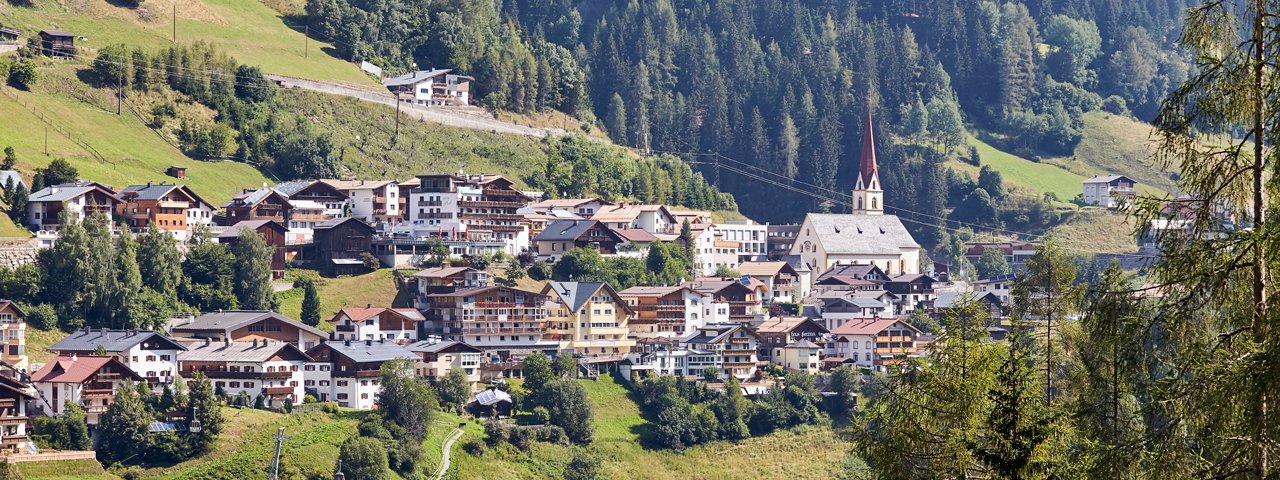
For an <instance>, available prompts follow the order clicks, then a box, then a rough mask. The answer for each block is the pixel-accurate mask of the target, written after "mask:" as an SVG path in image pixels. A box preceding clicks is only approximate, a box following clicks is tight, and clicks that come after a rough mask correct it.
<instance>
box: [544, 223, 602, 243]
mask: <svg viewBox="0 0 1280 480" xmlns="http://www.w3.org/2000/svg"><path fill="white" fill-rule="evenodd" d="M599 223H600V222H597V221H595V220H556V221H554V222H551V223H549V224H547V227H546V228H544V229H542V232H539V233H538V236H536V237H533V239H534V240H535V241H571V240H577V239H578V237H581V236H582V234H583V233H586V231H587V230H590V229H591V227H594V226H596V224H599ZM604 231H606V232H609V235H613V236H614V238H615V239H616V240H621V238H619V237H618V234H617V233H614V232H613V231H612V230H609V229H607V228H606V229H604Z"/></svg>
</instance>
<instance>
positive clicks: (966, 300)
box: [929, 292, 1006, 321]
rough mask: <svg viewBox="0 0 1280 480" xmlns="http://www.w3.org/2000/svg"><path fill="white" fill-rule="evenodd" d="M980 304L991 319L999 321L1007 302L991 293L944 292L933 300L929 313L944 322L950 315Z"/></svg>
mask: <svg viewBox="0 0 1280 480" xmlns="http://www.w3.org/2000/svg"><path fill="white" fill-rule="evenodd" d="M975 302H976V303H980V304H982V305H983V308H982V310H984V312H985V313H986V315H987V317H988V318H990V319H998V318H1002V317H1003V316H1004V313H1003V312H1004V307H1005V305H1006V304H1005V302H1003V301H1001V300H1000V297H999V296H997V295H996V294H994V293H991V292H978V293H974V292H943V293H939V294H938V296H937V297H936V298H934V299H933V302H932V306H931V307H930V310H929V312H930V313H931V314H932V315H933V317H934V318H936V319H938V320H940V321H941V320H944V319H946V318H947V316H949V315H953V314H955V312H957V310H958V309H959V308H961V307H963V306H965V305H967V304H970V303H975Z"/></svg>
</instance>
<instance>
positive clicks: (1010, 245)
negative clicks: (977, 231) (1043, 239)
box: [964, 242, 1043, 270]
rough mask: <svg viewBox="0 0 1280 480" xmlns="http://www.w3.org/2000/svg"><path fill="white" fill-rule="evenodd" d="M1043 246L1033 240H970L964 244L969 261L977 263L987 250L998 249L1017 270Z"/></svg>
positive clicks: (966, 257) (965, 255)
mask: <svg viewBox="0 0 1280 480" xmlns="http://www.w3.org/2000/svg"><path fill="white" fill-rule="evenodd" d="M1042 247H1043V245H1042V244H1039V243H1031V242H995V243H982V242H969V243H966V244H964V248H965V251H964V257H965V259H967V260H969V263H971V264H977V263H978V260H979V259H981V258H982V254H983V253H986V251H987V250H996V251H998V252H1000V253H1001V254H1002V255H1004V260H1005V261H1006V262H1008V263H1009V266H1010V267H1011V268H1013V269H1015V270H1017V269H1021V268H1022V267H1023V266H1024V265H1025V264H1026V262H1027V259H1028V258H1031V257H1033V256H1035V254H1037V253H1040V248H1042Z"/></svg>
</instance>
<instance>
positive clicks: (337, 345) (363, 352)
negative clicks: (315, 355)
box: [313, 341, 418, 363]
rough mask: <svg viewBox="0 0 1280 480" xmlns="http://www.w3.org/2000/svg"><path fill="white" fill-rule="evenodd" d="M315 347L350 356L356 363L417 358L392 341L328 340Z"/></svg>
mask: <svg viewBox="0 0 1280 480" xmlns="http://www.w3.org/2000/svg"><path fill="white" fill-rule="evenodd" d="M315 348H328V349H331V350H333V352H334V353H337V354H339V355H342V356H344V357H347V358H350V359H351V360H353V361H355V362H357V363H365V362H385V361H388V360H395V359H397V358H407V359H410V360H413V359H416V358H418V356H417V355H414V353H413V352H412V351H410V350H409V349H408V348H405V347H404V346H402V345H400V344H397V343H393V342H376V341H364V342H360V341H350V342H339V341H330V342H326V343H324V344H323V345H317V346H316V347H315ZM313 351H314V349H313Z"/></svg>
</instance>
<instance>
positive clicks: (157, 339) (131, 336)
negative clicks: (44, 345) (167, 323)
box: [49, 328, 186, 353]
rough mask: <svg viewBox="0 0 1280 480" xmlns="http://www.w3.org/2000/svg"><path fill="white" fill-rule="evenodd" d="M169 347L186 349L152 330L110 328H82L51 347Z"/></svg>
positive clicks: (112, 350) (117, 349)
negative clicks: (141, 344)
mask: <svg viewBox="0 0 1280 480" xmlns="http://www.w3.org/2000/svg"><path fill="white" fill-rule="evenodd" d="M143 342H146V343H147V344H148V345H158V346H162V347H169V348H172V349H175V350H186V348H185V347H183V346H182V345H179V344H178V343H177V342H174V341H173V340H170V339H169V338H168V337H165V336H164V335H161V334H159V333H157V332H154V331H151V330H109V329H99V330H93V329H87V328H86V329H81V330H76V331H75V332H72V333H71V334H70V335H67V337H66V338H63V339H62V340H59V341H58V343H55V344H53V345H52V346H50V347H49V350H51V351H54V352H89V351H94V350H97V349H98V346H99V345H101V346H102V348H103V350H106V351H107V353H117V352H124V351H128V350H129V349H130V348H133V347H134V346H135V345H138V344H139V343H143Z"/></svg>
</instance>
